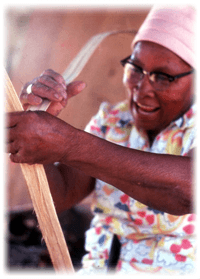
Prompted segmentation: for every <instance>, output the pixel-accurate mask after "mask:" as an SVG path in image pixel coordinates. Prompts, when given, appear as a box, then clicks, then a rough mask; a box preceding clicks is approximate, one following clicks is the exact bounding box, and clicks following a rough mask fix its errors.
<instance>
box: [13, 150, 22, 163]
mask: <svg viewBox="0 0 200 279" xmlns="http://www.w3.org/2000/svg"><path fill="white" fill-rule="evenodd" d="M10 160H11V161H12V162H13V163H24V162H23V160H22V157H21V155H20V152H19V151H18V152H16V153H11V154H10Z"/></svg>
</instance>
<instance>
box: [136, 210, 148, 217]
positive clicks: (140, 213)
mask: <svg viewBox="0 0 200 279" xmlns="http://www.w3.org/2000/svg"><path fill="white" fill-rule="evenodd" d="M137 214H138V215H139V216H140V217H142V218H143V217H145V215H146V212H145V211H138V212H137Z"/></svg>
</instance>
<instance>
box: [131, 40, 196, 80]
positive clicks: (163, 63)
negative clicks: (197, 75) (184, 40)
mask: <svg viewBox="0 0 200 279" xmlns="http://www.w3.org/2000/svg"><path fill="white" fill-rule="evenodd" d="M131 58H132V59H133V60H134V61H138V62H139V63H140V64H141V66H143V67H147V68H149V70H150V69H151V70H152V69H153V68H157V67H158V68H160V67H162V68H166V70H170V71H171V74H172V73H174V74H177V73H179V72H182V71H189V70H190V68H191V67H190V66H189V65H188V64H187V63H186V62H185V61H183V60H182V59H181V58H180V57H179V56H177V55H176V54H175V53H174V52H172V51H171V50H169V49H167V48H165V47H163V46H161V45H159V44H157V43H153V42H148V41H140V42H137V43H136V44H135V46H134V48H133V52H132V55H131ZM146 70H148V69H146Z"/></svg>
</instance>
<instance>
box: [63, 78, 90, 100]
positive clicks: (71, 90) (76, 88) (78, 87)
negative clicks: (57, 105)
mask: <svg viewBox="0 0 200 279" xmlns="http://www.w3.org/2000/svg"><path fill="white" fill-rule="evenodd" d="M85 87H86V83H85V82H83V81H74V82H72V83H69V84H68V85H67V96H68V98H71V97H73V96H76V95H77V94H79V93H80V92H81V91H82V90H83V89H84V88H85Z"/></svg>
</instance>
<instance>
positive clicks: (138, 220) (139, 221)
mask: <svg viewBox="0 0 200 279" xmlns="http://www.w3.org/2000/svg"><path fill="white" fill-rule="evenodd" d="M134 223H135V224H136V225H142V223H143V222H142V220H141V219H137V218H136V219H135V220H134Z"/></svg>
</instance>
